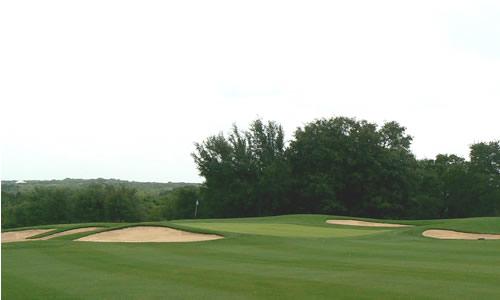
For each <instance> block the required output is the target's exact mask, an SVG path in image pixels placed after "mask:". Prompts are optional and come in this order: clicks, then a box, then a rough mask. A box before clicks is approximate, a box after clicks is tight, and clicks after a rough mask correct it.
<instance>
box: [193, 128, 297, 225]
mask: <svg viewBox="0 0 500 300" xmlns="http://www.w3.org/2000/svg"><path fill="white" fill-rule="evenodd" d="M193 157H194V159H195V162H196V164H197V165H198V170H199V171H200V174H201V175H202V176H203V177H205V183H204V185H203V187H202V193H203V199H204V201H205V203H206V204H205V211H206V216H221V217H230V216H255V215H271V214H276V213H281V212H285V211H286V210H287V209H289V208H288V206H287V205H286V203H287V201H288V199H287V197H286V196H287V192H288V191H289V188H288V186H287V183H288V182H287V179H288V177H289V167H288V164H287V163H286V161H285V142H284V134H283V129H282V127H281V126H280V125H278V124H276V123H274V122H269V123H267V124H264V123H263V122H262V121H261V120H256V121H254V122H252V124H250V128H249V130H248V131H243V132H241V131H240V130H239V129H238V128H237V127H236V126H233V129H232V131H231V133H230V134H229V136H228V137H227V138H226V137H225V136H224V135H222V134H219V135H216V136H211V137H209V138H208V139H207V140H205V141H204V142H203V143H202V144H196V153H194V154H193Z"/></svg>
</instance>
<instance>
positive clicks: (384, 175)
mask: <svg viewBox="0 0 500 300" xmlns="http://www.w3.org/2000/svg"><path fill="white" fill-rule="evenodd" d="M411 141H412V137H411V136H409V135H408V134H406V131H405V127H403V126H401V125H399V124H398V123H397V122H387V123H385V124H383V125H382V126H381V127H379V126H377V125H376V124H374V123H369V122H367V121H364V120H362V121H358V120H356V119H351V118H344V117H338V118H331V119H320V120H316V121H314V122H311V123H308V124H306V125H305V126H304V127H303V128H298V129H297V130H296V132H295V135H294V139H293V140H292V141H291V142H290V144H289V146H288V147H285V143H284V136H283V130H282V129H281V126H280V125H278V124H277V123H275V122H269V123H268V124H267V125H266V124H264V123H263V122H262V121H261V120H256V121H254V122H252V123H251V124H250V127H249V130H248V131H244V132H240V131H239V130H238V128H237V127H236V126H233V130H232V131H231V133H230V134H229V136H228V137H227V138H226V137H225V136H224V135H222V134H219V135H216V136H212V137H209V138H208V139H207V140H205V141H204V142H203V143H201V144H196V153H194V154H193V157H194V159H195V162H196V164H197V166H198V170H199V171H200V175H201V176H203V177H204V178H205V183H204V184H203V186H202V195H203V198H204V200H205V202H206V205H207V207H206V210H205V211H206V215H205V216H211V217H241V216H265V215H272V214H282V213H335V214H344V215H355V216H368V217H379V218H450V217H465V216H489V215H499V214H500V146H499V142H490V143H479V144H474V145H472V146H471V155H470V161H466V160H465V159H464V158H461V157H458V156H456V155H438V156H437V157H436V159H435V160H420V161H419V160H416V159H415V157H414V155H413V154H412V153H411V151H410V145H411Z"/></svg>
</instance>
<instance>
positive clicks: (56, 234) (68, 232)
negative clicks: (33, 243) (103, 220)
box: [35, 227, 102, 240]
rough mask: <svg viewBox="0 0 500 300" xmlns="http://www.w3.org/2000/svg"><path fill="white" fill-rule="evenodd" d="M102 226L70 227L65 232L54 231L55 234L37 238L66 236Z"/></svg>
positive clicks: (47, 238)
mask: <svg viewBox="0 0 500 300" xmlns="http://www.w3.org/2000/svg"><path fill="white" fill-rule="evenodd" d="M101 228H102V227H83V228H76V229H70V230H66V231H63V232H58V233H54V234H51V235H48V236H45V237H42V238H38V239H35V240H50V239H52V238H55V237H58V236H65V235H70V234H75V233H82V232H87V231H94V230H97V229H101Z"/></svg>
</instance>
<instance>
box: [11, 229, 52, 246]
mask: <svg viewBox="0 0 500 300" xmlns="http://www.w3.org/2000/svg"><path fill="white" fill-rule="evenodd" d="M52 230H54V229H28V230H20V231H10V232H2V243H12V242H22V241H34V240H32V239H31V240H28V239H26V238H28V237H30V236H34V235H37V234H41V233H45V232H49V231H52Z"/></svg>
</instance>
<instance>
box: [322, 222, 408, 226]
mask: <svg viewBox="0 0 500 300" xmlns="http://www.w3.org/2000/svg"><path fill="white" fill-rule="evenodd" d="M326 223H328V224H335V225H350V226H365V227H410V226H412V225H404V224H390V223H376V222H366V221H358V220H328V221H326Z"/></svg>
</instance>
